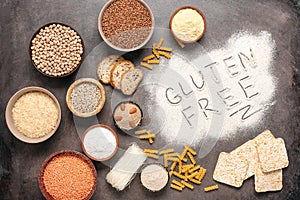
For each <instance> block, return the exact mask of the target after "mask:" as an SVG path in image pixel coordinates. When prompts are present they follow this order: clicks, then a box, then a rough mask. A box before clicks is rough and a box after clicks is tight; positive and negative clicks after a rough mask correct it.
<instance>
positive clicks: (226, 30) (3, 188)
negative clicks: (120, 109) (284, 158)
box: [0, 0, 300, 200]
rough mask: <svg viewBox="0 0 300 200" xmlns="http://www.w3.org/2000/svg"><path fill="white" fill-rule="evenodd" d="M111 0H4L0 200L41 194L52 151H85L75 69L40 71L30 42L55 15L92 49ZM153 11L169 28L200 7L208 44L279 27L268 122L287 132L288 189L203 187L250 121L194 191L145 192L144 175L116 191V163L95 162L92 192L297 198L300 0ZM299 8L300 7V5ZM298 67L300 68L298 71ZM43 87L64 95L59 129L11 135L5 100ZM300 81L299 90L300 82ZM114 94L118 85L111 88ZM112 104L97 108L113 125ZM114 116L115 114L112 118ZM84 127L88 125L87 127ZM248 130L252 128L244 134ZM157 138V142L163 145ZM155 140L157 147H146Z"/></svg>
mask: <svg viewBox="0 0 300 200" xmlns="http://www.w3.org/2000/svg"><path fill="white" fill-rule="evenodd" d="M105 2H106V1H104V0H102V1H95V0H86V1H80V0H56V1H53V0H26V1H22V0H2V1H1V3H0V15H1V18H0V34H1V35H0V37H1V39H0V47H1V50H0V91H1V97H0V111H1V112H0V131H1V132H0V199H1V200H2V199H3V200H11V199H42V198H43V197H42V194H41V192H40V190H39V186H38V182H37V177H38V174H39V169H40V166H41V165H42V163H43V161H44V160H45V159H46V157H47V156H48V155H50V154H51V153H53V152H55V151H58V150H63V149H71V150H77V151H80V152H81V151H82V150H81V144H80V137H79V135H81V134H82V129H80V128H77V127H75V125H74V122H75V123H77V121H78V119H77V118H73V116H72V114H71V112H70V111H69V110H68V108H67V106H66V103H65V95H66V92H67V88H68V86H69V85H70V84H71V83H72V82H73V81H74V80H75V79H76V73H75V74H73V75H71V76H69V77H66V78H62V79H53V78H48V77H45V76H43V75H41V74H40V73H39V72H38V71H37V70H36V69H35V68H34V67H33V65H32V64H31V61H30V57H29V52H28V48H29V43H30V39H31V37H32V35H33V33H34V32H35V31H36V30H37V29H38V28H39V27H40V26H42V25H44V24H46V23H49V22H62V23H65V24H68V25H70V26H72V27H73V28H74V29H76V30H77V31H78V32H79V33H80V35H81V36H82V37H83V40H84V44H85V55H88V54H89V52H91V51H92V49H93V48H94V47H95V46H97V45H98V44H99V43H100V42H102V39H101V37H100V35H99V33H98V29H97V18H98V14H99V12H100V10H101V8H102V6H103V5H104V4H105ZM146 2H147V3H148V4H149V6H150V7H151V9H152V10H153V13H154V16H155V20H156V26H157V27H164V28H167V27H168V23H169V22H168V19H169V17H170V16H171V14H172V12H173V11H174V10H176V9H177V8H178V7H180V6H183V5H194V6H196V7H198V8H199V9H201V10H202V11H203V13H204V14H205V16H206V19H207V23H208V25H207V32H206V34H205V36H204V38H203V39H202V40H201V41H200V43H201V45H203V46H204V47H207V48H209V47H212V46H214V45H216V44H218V43H220V42H223V41H226V39H227V38H229V37H230V36H231V35H232V34H233V33H234V32H236V31H238V30H244V29H246V30H256V31H260V30H266V31H269V32H270V33H272V36H273V37H274V39H275V41H276V44H277V58H276V60H275V63H274V66H275V67H274V69H275V70H274V76H276V77H277V78H278V82H279V87H278V90H277V101H276V104H275V105H274V106H273V107H271V111H270V112H269V114H268V116H267V119H266V123H265V125H264V126H265V128H266V129H267V128H268V129H270V130H272V132H274V135H275V136H276V137H282V138H284V139H285V142H286V146H287V150H288V155H289V159H290V166H289V167H288V168H286V169H284V170H283V185H284V187H283V190H282V191H280V192H276V193H264V194H257V193H255V190H254V182H253V179H250V180H247V181H245V182H244V184H243V187H241V188H240V189H235V188H232V187H229V186H226V185H222V184H219V190H218V191H215V192H211V193H204V191H203V187H206V186H209V185H212V184H214V182H213V181H212V173H213V170H214V166H215V163H216V161H217V158H218V154H219V152H221V151H225V152H230V151H231V150H233V149H234V148H235V147H237V146H239V145H241V144H243V143H244V142H245V141H247V140H249V139H251V138H253V137H254V136H256V135H257V134H258V133H256V132H254V131H253V130H252V127H249V129H247V130H241V132H247V133H248V134H246V136H241V137H239V138H236V139H235V140H232V141H219V142H218V143H217V145H216V146H215V148H214V149H213V150H212V152H211V153H210V154H209V155H208V156H206V157H205V158H204V159H202V160H201V161H200V163H201V164H202V165H203V166H204V167H205V168H207V175H206V178H205V179H204V181H203V182H202V186H201V187H200V188H197V189H196V190H194V191H189V190H185V191H183V192H182V193H180V192H176V191H173V190H171V189H166V190H163V191H161V192H159V193H152V192H148V191H146V190H145V189H144V188H143V186H142V185H141V184H140V180H139V176H137V178H136V179H134V180H133V182H132V183H131V185H130V187H128V188H127V189H125V190H124V191H123V192H117V191H115V189H113V188H112V187H111V186H110V185H108V184H107V183H106V182H105V176H106V174H107V173H108V171H109V167H106V166H105V164H101V163H95V166H96V168H97V171H98V186H97V190H96V192H95V194H94V196H93V198H92V199H174V200H175V199H298V198H299V190H300V189H299V180H300V172H299V167H300V158H299V153H300V134H299V130H300V116H299V113H300V103H299V102H300V101H299V100H300V92H299V88H300V83H299V79H294V77H296V78H297V77H298V78H299V75H295V74H296V73H295V68H298V70H300V66H299V65H300V64H299V58H300V52H299V51H300V43H299V41H300V33H299V5H300V2H299V1H288V0H273V1H263V0H248V1H245V0H234V1H222V0H211V1H204V0H200V1H195V0H194V1H192V0H183V1H173V0H166V1H163V2H162V1H157V0H155V1H154V0H153V1H150V0H146ZM297 7H298V11H297ZM298 73H299V72H298ZM32 85H34V86H41V87H45V88H46V89H48V90H50V91H51V92H53V93H54V95H55V96H56V97H57V98H58V100H59V102H60V105H61V108H62V121H61V124H60V127H59V129H58V131H57V133H56V134H55V135H54V136H53V137H51V138H50V139H49V140H47V141H45V142H43V143H40V144H34V145H31V144H26V143H23V142H21V141H19V140H17V139H16V138H15V137H14V136H13V135H12V134H10V132H9V130H8V128H7V126H6V123H5V107H6V104H7V102H8V100H9V98H10V97H11V96H12V95H13V94H14V93H15V92H16V91H17V90H19V89H21V88H23V87H26V86H32ZM297 88H298V89H297ZM105 89H106V92H107V96H108V98H107V99H109V98H110V96H111V92H112V90H111V87H109V86H107V87H106V88H105ZM111 112H112V111H111V109H110V103H109V102H107V103H106V107H105V108H104V110H103V111H102V112H101V113H100V114H99V115H98V119H99V121H100V122H101V123H104V124H108V125H111V126H113V121H112V118H111V117H110V116H111ZM108 116H109V117H108ZM83 130H84V129H83ZM118 133H119V141H120V146H121V147H124V148H126V147H128V145H129V144H130V143H131V142H137V143H138V144H140V145H143V144H145V143H144V142H141V141H139V140H137V139H136V138H133V137H130V136H128V135H125V134H122V133H120V131H118ZM241 135H245V134H241ZM158 145H159V143H158V144H154V145H153V148H155V147H156V148H157V147H159V146H158ZM147 147H150V146H147Z"/></svg>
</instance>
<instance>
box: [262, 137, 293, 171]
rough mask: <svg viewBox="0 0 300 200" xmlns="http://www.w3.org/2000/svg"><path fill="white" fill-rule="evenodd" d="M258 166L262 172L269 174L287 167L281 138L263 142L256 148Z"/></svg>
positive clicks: (285, 153) (287, 163) (286, 157)
mask: <svg viewBox="0 0 300 200" xmlns="http://www.w3.org/2000/svg"><path fill="white" fill-rule="evenodd" d="M257 152H258V157H259V161H260V166H261V169H262V171H263V172H271V171H275V170H278V169H282V168H285V167H287V166H288V165H289V160H288V156H287V151H286V148H285V144H284V140H283V139H282V138H278V139H274V140H272V142H263V143H260V144H259V145H258V146H257Z"/></svg>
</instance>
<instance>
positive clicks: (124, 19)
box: [101, 0, 153, 49]
mask: <svg viewBox="0 0 300 200" xmlns="http://www.w3.org/2000/svg"><path fill="white" fill-rule="evenodd" d="M152 23H153V22H152V19H151V14H150V11H149V10H148V9H147V8H146V7H145V6H144V5H143V4H142V3H141V2H140V1H138V0H115V1H114V2H113V3H111V4H110V5H109V6H108V7H107V8H106V9H105V11H104V13H103V18H102V21H101V25H102V30H103V33H104V36H105V37H106V38H107V39H108V40H109V41H110V42H111V43H112V44H114V45H115V46H117V47H120V48H125V49H126V48H128V49H129V48H134V47H137V46H139V45H140V44H142V43H143V42H144V41H145V40H146V39H147V37H148V35H149V33H150V31H151V27H152Z"/></svg>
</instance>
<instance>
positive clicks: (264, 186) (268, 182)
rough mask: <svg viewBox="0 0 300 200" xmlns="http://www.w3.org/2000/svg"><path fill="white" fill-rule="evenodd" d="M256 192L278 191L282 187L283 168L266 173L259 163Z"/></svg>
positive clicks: (256, 173) (255, 182) (256, 175)
mask: <svg viewBox="0 0 300 200" xmlns="http://www.w3.org/2000/svg"><path fill="white" fill-rule="evenodd" d="M254 184H255V191H256V192H268V191H278V190H281V189H282V169H279V170H276V171H272V172H267V173H264V172H263V171H262V170H261V168H260V166H259V165H257V167H256V170H255V176H254Z"/></svg>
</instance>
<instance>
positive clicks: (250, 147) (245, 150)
mask: <svg viewBox="0 0 300 200" xmlns="http://www.w3.org/2000/svg"><path fill="white" fill-rule="evenodd" d="M230 154H231V155H235V156H238V157H239V158H242V159H245V160H247V162H248V165H249V167H248V170H247V173H246V177H245V179H244V180H246V179H247V178H250V177H251V176H253V175H254V174H255V167H256V164H257V163H258V155H257V151H256V147H255V141H254V140H249V141H248V142H246V143H244V144H242V145H241V146H239V147H238V148H236V149H235V150H233V151H232V152H231V153H230Z"/></svg>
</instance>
